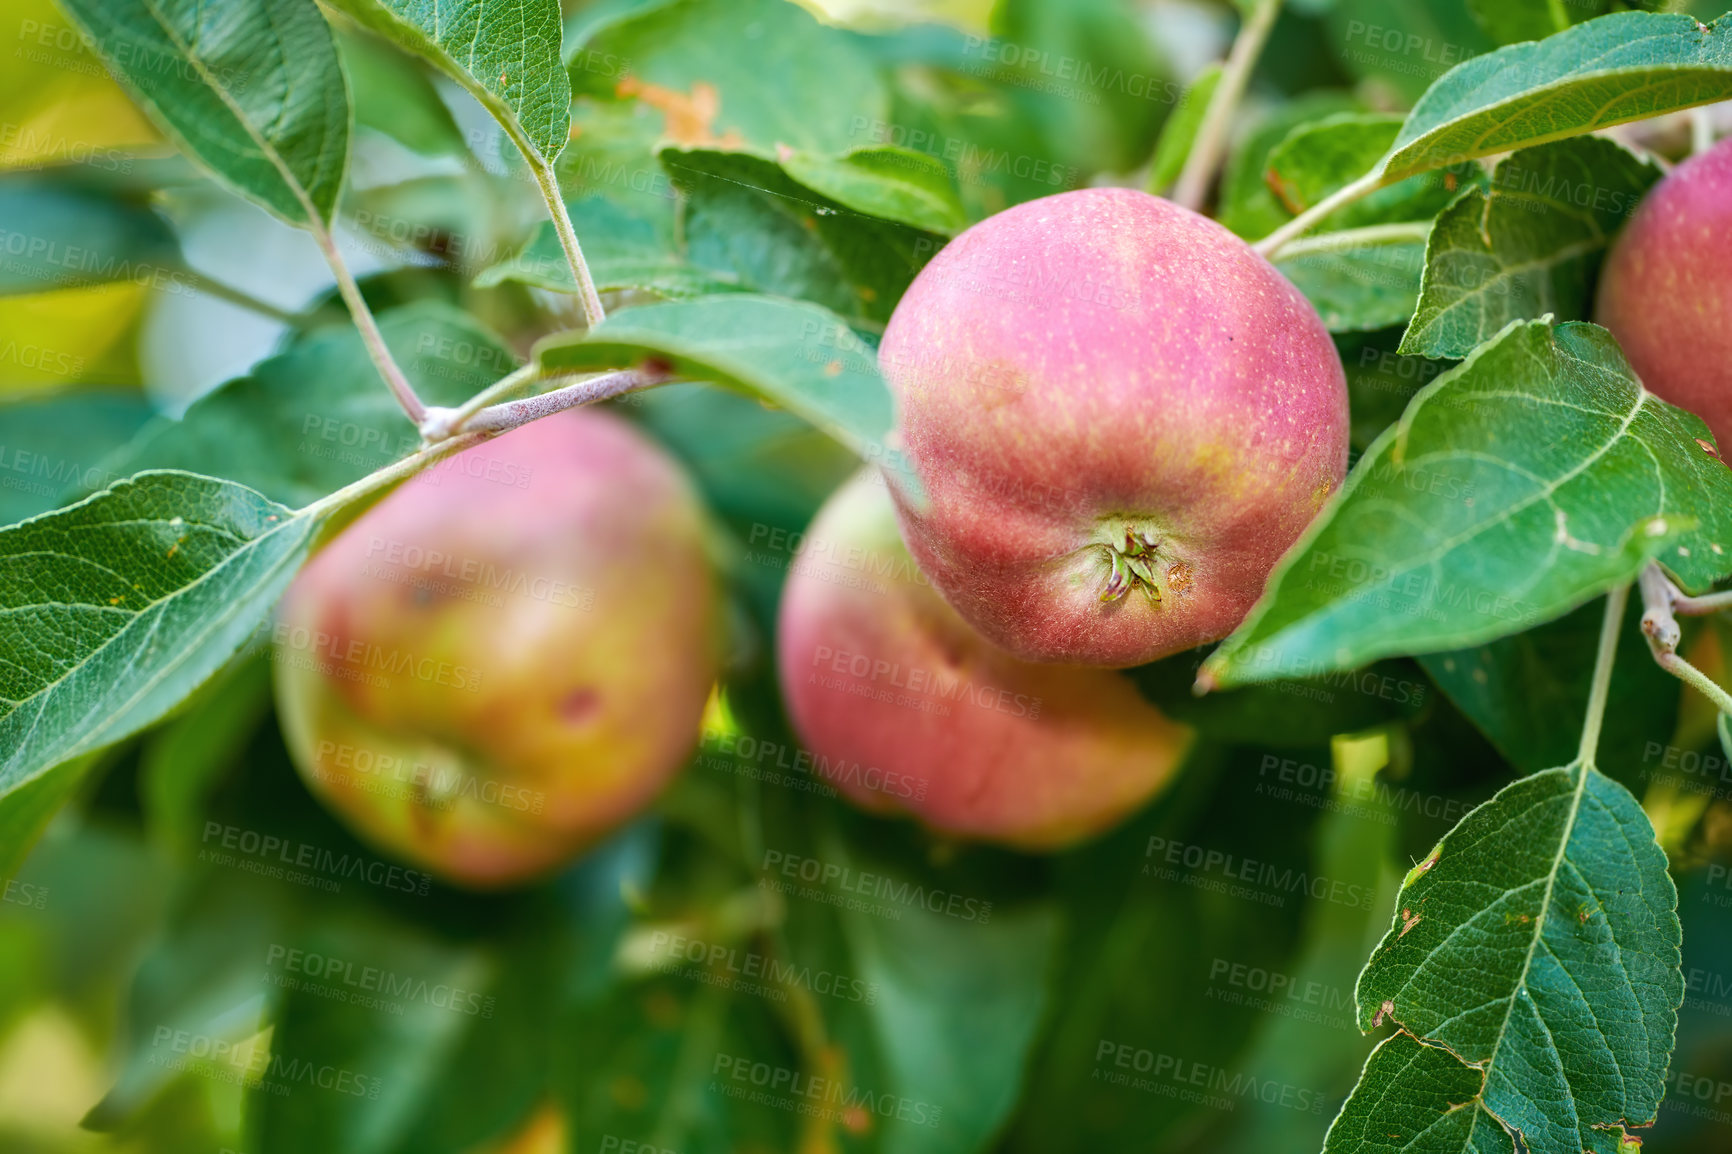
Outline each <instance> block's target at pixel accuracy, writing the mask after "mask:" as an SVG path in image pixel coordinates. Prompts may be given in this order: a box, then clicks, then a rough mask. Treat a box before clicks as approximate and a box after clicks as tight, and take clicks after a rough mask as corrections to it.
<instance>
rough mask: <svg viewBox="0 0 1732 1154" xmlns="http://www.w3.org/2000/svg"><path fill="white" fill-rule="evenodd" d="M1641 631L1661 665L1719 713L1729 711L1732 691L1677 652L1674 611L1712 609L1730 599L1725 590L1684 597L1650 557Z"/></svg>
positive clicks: (1644, 581) (1678, 631)
mask: <svg viewBox="0 0 1732 1154" xmlns="http://www.w3.org/2000/svg"><path fill="white" fill-rule="evenodd" d="M1640 580H1641V585H1642V606H1643V610H1642V632H1643V634H1645V635H1646V636H1647V638H1648V648H1649V650H1650V651H1652V653H1653V654H1654V661H1655V662H1656V663H1658V665H1659V666H1660V668H1661V669H1664V670H1665V671H1666V672H1667V673H1670V674H1671V675H1672V676H1673V677H1676V678H1677V679H1678V680H1680V681H1682V682H1683V683H1684V684H1686V685H1688V686H1689V687H1690V688H1692V689H1694V690H1695V691H1696V692H1698V693H1700V694H1701V695H1702V696H1703V697H1706V698H1707V699H1708V700H1709V701H1712V702H1713V703H1714V707H1715V708H1716V709H1718V710H1719V711H1720V712H1721V713H1725V714H1732V694H1729V693H1727V692H1726V691H1725V690H1724V689H1722V688H1721V687H1720V686H1719V685H1718V684H1716V683H1715V681H1714V679H1713V678H1711V677H1709V676H1708V675H1707V674H1706V673H1703V672H1702V671H1701V670H1700V669H1697V668H1696V667H1695V666H1694V665H1691V664H1690V663H1689V662H1688V661H1686V660H1684V659H1683V658H1682V657H1680V656H1678V642H1679V641H1680V640H1682V639H1683V630H1681V629H1679V628H1678V618H1677V616H1676V614H1677V613H1678V612H1680V611H1683V612H1685V613H1691V614H1697V615H1699V614H1702V613H1712V612H1714V611H1715V610H1716V609H1722V608H1725V607H1726V605H1727V603H1728V601H1729V600H1732V597H1729V595H1728V594H1724V593H1713V594H1709V595H1708V596H1706V597H1686V596H1684V594H1683V592H1682V591H1681V590H1680V589H1679V588H1678V587H1677V586H1676V585H1674V584H1672V580H1671V578H1669V577H1667V576H1666V574H1665V572H1664V571H1663V570H1662V569H1661V568H1660V566H1659V565H1658V564H1657V563H1655V562H1653V561H1650V562H1648V565H1647V567H1646V568H1645V569H1643V570H1642V576H1641V579H1640Z"/></svg>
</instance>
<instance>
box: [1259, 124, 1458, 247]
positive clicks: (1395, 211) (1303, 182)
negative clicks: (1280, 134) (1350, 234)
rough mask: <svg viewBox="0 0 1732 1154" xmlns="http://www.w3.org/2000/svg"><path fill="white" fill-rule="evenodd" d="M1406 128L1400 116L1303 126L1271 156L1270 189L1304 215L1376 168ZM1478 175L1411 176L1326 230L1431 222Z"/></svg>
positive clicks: (1349, 209)
mask: <svg viewBox="0 0 1732 1154" xmlns="http://www.w3.org/2000/svg"><path fill="white" fill-rule="evenodd" d="M1401 123H1402V122H1401V118H1400V117H1399V116H1389V115H1385V114H1382V113H1359V112H1348V113H1339V114H1337V115H1334V116H1329V117H1325V118H1324V119H1322V120H1318V121H1314V122H1312V123H1309V124H1302V125H1300V126H1299V127H1298V128H1295V129H1294V130H1293V131H1292V132H1290V133H1288V134H1287V137H1286V139H1284V140H1282V141H1281V143H1280V144H1277V145H1276V146H1275V147H1274V149H1273V150H1271V151H1270V153H1269V167H1268V171H1267V173H1266V174H1265V175H1266V179H1267V181H1268V184H1269V187H1270V188H1271V189H1273V190H1274V192H1275V195H1276V197H1277V198H1279V199H1280V201H1281V203H1282V204H1283V205H1284V206H1285V207H1286V208H1287V209H1288V211H1290V212H1293V213H1300V212H1304V211H1305V210H1306V209H1308V208H1311V207H1312V206H1313V205H1315V204H1317V203H1318V202H1320V201H1322V200H1323V199H1324V198H1325V197H1327V196H1328V195H1329V194H1330V193H1332V192H1335V191H1336V190H1337V189H1339V188H1342V187H1344V186H1345V185H1347V184H1349V183H1351V182H1352V181H1354V180H1357V179H1358V178H1359V177H1360V176H1363V175H1364V174H1365V173H1366V172H1367V171H1368V170H1370V169H1371V168H1373V167H1375V166H1376V164H1377V162H1378V161H1379V160H1380V159H1381V158H1382V157H1383V156H1384V155H1385V154H1386V153H1388V151H1389V148H1390V145H1392V144H1393V143H1394V142H1395V138H1396V136H1397V135H1398V134H1399V133H1400V131H1401ZM1478 174H1479V169H1478V166H1477V165H1466V166H1458V167H1457V168H1454V169H1451V170H1449V171H1447V172H1443V173H1438V174H1433V173H1422V174H1420V175H1418V176H1413V177H1409V178H1408V179H1406V180H1403V181H1399V182H1397V183H1395V184H1393V185H1391V186H1390V187H1388V188H1380V189H1378V190H1377V191H1376V192H1374V193H1372V194H1370V195H1369V196H1366V197H1364V198H1363V199H1361V200H1359V201H1356V202H1355V203H1353V204H1350V205H1347V206H1346V207H1344V208H1342V209H1340V210H1339V211H1337V212H1335V213H1333V214H1331V215H1330V216H1329V218H1328V219H1327V221H1326V222H1325V223H1324V226H1323V227H1324V228H1326V229H1346V228H1358V227H1361V226H1363V225H1370V224H1388V223H1391V222H1394V221H1403V220H1430V219H1431V218H1432V217H1434V216H1436V215H1437V214H1438V213H1439V212H1441V211H1443V209H1444V207H1445V206H1446V205H1448V204H1449V202H1450V201H1451V200H1453V199H1454V198H1455V195H1456V193H1458V192H1459V191H1460V190H1461V186H1462V184H1463V183H1465V182H1468V181H1472V180H1475V179H1477V178H1478Z"/></svg>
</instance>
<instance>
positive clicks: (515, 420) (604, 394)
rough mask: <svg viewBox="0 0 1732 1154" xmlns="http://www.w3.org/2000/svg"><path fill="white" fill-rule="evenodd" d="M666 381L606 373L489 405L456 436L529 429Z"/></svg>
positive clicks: (640, 373) (633, 372) (637, 373)
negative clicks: (581, 407)
mask: <svg viewBox="0 0 1732 1154" xmlns="http://www.w3.org/2000/svg"><path fill="white" fill-rule="evenodd" d="M664 379H665V378H663V377H662V376H660V375H658V374H655V373H650V372H646V371H644V370H641V369H620V370H619V371H618V372H612V373H603V374H602V375H601V376H599V377H589V378H587V379H586V380H582V381H579V382H578V383H577V384H574V385H567V386H565V387H564V388H561V389H554V390H552V391H550V392H546V393H537V394H536V395H535V396H533V397H525V398H523V399H522V400H521V401H507V402H505V403H504V404H502V405H490V406H489V407H487V408H485V409H482V410H480V411H479V412H477V413H476V414H475V415H474V416H472V417H470V418H469V419H468V420H467V421H465V422H464V423H463V424H462V426H461V427H459V428H458V429H457V430H456V432H458V433H504V432H509V431H510V430H512V429H515V428H517V427H518V426H519V425H527V424H528V423H529V422H531V421H536V420H540V419H541V418H542V417H549V416H552V415H553V414H554V413H562V412H564V411H565V410H566V409H575V408H577V407H578V406H579V405H592V404H594V403H596V402H597V401H605V400H609V399H611V398H613V397H617V396H620V395H621V394H624V393H629V392H631V391H632V390H633V389H642V388H648V387H649V386H651V385H657V384H660V383H661V382H662V381H663V380H664Z"/></svg>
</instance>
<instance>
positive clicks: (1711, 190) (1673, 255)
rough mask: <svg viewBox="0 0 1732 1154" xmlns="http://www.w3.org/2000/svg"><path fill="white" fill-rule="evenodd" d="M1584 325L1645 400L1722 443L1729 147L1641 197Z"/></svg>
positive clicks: (1730, 235) (1730, 245) (1726, 415)
mask: <svg viewBox="0 0 1732 1154" xmlns="http://www.w3.org/2000/svg"><path fill="white" fill-rule="evenodd" d="M1594 319H1596V320H1597V321H1599V322H1600V324H1602V325H1604V326H1606V327H1607V328H1608V329H1611V330H1612V335H1613V336H1615V337H1617V338H1618V343H1619V344H1620V345H1622V346H1623V349H1624V355H1625V356H1627V357H1629V358H1630V364H1631V366H1632V367H1633V368H1634V369H1635V370H1636V375H1637V376H1639V377H1641V378H1642V383H1643V384H1644V385H1646V386H1647V387H1648V389H1649V390H1650V391H1652V392H1653V393H1654V395H1655V396H1657V397H1659V398H1660V399H1661V400H1665V401H1670V402H1672V403H1673V404H1674V405H1679V406H1681V407H1683V408H1686V409H1689V410H1690V411H1691V412H1693V413H1695V414H1697V415H1698V416H1700V417H1701V418H1702V419H1703V420H1705V421H1707V422H1708V428H1709V429H1710V430H1712V432H1713V434H1714V439H1715V441H1717V442H1719V445H1720V447H1721V449H1722V450H1723V451H1724V450H1725V449H1726V447H1727V446H1728V445H1729V444H1732V140H1723V141H1721V142H1720V143H1719V144H1718V145H1716V146H1715V147H1713V148H1711V149H1709V150H1708V151H1707V152H1704V153H1702V154H1701V155H1700V156H1696V157H1692V158H1691V159H1689V160H1687V161H1685V162H1684V163H1683V164H1680V165H1679V166H1678V167H1677V168H1675V169H1673V170H1672V172H1671V174H1670V175H1668V176H1667V177H1666V179H1664V180H1662V181H1661V182H1660V183H1659V184H1658V185H1656V186H1655V187H1654V189H1653V191H1651V192H1649V193H1648V195H1647V196H1646V197H1644V198H1643V200H1642V203H1641V206H1640V207H1639V208H1637V210H1636V214H1635V216H1634V217H1632V218H1631V220H1630V223H1629V224H1628V225H1626V226H1625V228H1624V231H1623V232H1622V233H1620V234H1619V235H1618V239H1617V242H1616V243H1615V244H1613V246H1612V252H1611V255H1610V256H1609V257H1607V259H1606V266H1605V269H1604V271H1603V272H1602V273H1601V275H1600V289H1599V302H1598V305H1597V315H1596V317H1595V318H1594Z"/></svg>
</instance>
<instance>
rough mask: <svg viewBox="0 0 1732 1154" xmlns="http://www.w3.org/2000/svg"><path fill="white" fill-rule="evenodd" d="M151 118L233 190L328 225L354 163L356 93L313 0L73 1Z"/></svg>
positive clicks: (76, 15)
mask: <svg viewBox="0 0 1732 1154" xmlns="http://www.w3.org/2000/svg"><path fill="white" fill-rule="evenodd" d="M62 6H63V7H64V8H65V10H66V12H67V14H68V15H70V16H71V17H72V18H73V19H74V20H76V21H77V22H78V23H79V24H80V25H82V26H83V28H84V30H85V32H86V33H87V34H88V35H89V37H90V41H91V46H92V47H93V48H95V50H96V51H97V53H98V54H99V55H101V57H102V59H103V62H104V63H105V64H107V65H108V69H109V71H110V72H112V73H114V75H115V78H116V79H118V80H119V81H120V82H121V83H122V84H123V85H125V86H126V88H127V89H128V90H129V91H130V92H131V93H132V95H133V98H134V99H136V100H137V101H138V102H139V103H140V104H141V105H142V106H143V107H144V110H145V111H146V112H147V113H149V114H150V116H151V119H153V120H155V121H156V122H157V124H158V125H159V126H160V127H161V128H162V129H163V131H164V132H166V133H167V134H168V135H169V136H170V137H172V138H173V139H174V140H175V141H176V142H177V143H178V144H179V145H180V146H181V148H182V149H183V150H184V151H185V152H186V153H187V154H188V155H190V156H192V157H193V158H194V159H196V160H198V161H199V162H200V163H202V164H203V165H204V166H205V167H207V168H209V169H210V170H211V171H212V172H213V173H215V174H216V175H217V176H218V177H219V178H221V179H222V180H223V181H225V182H226V183H228V184H229V185H231V186H232V187H233V188H234V189H235V191H237V192H239V193H241V194H242V195H243V196H246V197H249V198H250V199H252V200H254V201H256V202H257V203H259V204H260V205H262V206H264V207H265V208H267V209H269V210H270V211H271V212H273V213H275V214H277V215H278V216H280V217H282V218H283V219H284V220H286V221H288V222H289V223H290V224H292V225H297V226H303V225H307V224H314V225H328V224H330V221H331V214H332V212H333V211H334V210H335V208H336V204H337V194H338V192H339V191H340V190H341V189H342V185H343V169H344V167H345V166H346V164H347V163H348V157H349V92H348V88H347V87H346V86H345V83H344V80H343V69H342V66H341V65H340V64H339V63H338V61H337V48H336V45H335V44H334V43H333V42H332V39H331V30H330V27H329V26H328V25H327V24H326V23H325V19H324V17H323V16H321V15H320V14H319V9H318V7H317V6H316V5H315V4H314V3H313V0H254V2H252V3H236V4H206V3H193V2H192V0H65V2H64V4H63V5H62Z"/></svg>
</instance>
